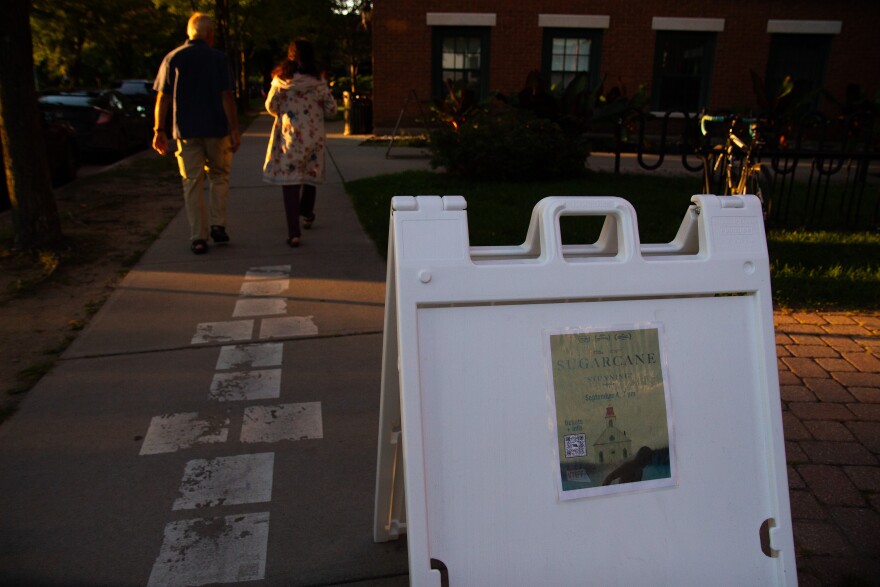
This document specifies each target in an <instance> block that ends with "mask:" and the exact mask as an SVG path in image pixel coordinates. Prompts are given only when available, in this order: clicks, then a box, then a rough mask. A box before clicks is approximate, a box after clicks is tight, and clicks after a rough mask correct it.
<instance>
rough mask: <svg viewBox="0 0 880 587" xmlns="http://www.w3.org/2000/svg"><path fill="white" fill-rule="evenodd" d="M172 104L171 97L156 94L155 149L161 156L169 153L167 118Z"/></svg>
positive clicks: (160, 93)
mask: <svg viewBox="0 0 880 587" xmlns="http://www.w3.org/2000/svg"><path fill="white" fill-rule="evenodd" d="M169 104H171V96H169V95H168V94H163V93H162V92H159V93H158V94H156V108H155V109H154V110H153V116H154V118H155V122H154V123H153V125H154V126H153V148H154V149H155V150H156V151H157V152H158V153H159V154H160V155H164V154H165V153H167V152H168V129H167V128H165V127H164V126H163V125H164V124H165V117H166V116H167V115H168V106H169Z"/></svg>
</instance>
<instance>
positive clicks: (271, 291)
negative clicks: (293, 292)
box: [239, 279, 290, 296]
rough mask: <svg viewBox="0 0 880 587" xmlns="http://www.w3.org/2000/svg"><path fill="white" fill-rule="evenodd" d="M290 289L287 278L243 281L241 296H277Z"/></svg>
mask: <svg viewBox="0 0 880 587" xmlns="http://www.w3.org/2000/svg"><path fill="white" fill-rule="evenodd" d="M288 289H290V280H289V279H273V280H269V281H245V282H244V283H243V284H242V285H241V289H240V290H239V291H240V292H241V295H242V296H277V295H278V294H280V293H283V292H285V291H287V290H288Z"/></svg>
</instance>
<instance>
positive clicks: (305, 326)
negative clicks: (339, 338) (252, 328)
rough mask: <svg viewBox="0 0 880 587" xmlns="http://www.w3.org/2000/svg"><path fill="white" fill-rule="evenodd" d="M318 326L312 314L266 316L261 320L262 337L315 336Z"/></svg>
mask: <svg viewBox="0 0 880 587" xmlns="http://www.w3.org/2000/svg"><path fill="white" fill-rule="evenodd" d="M315 334H318V326H317V325H316V324H315V322H314V321H313V320H312V316H286V317H284V318H264V319H263V320H262V321H261V322H260V338H261V339H267V338H290V337H296V336H314V335H315Z"/></svg>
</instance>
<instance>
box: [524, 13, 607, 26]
mask: <svg viewBox="0 0 880 587" xmlns="http://www.w3.org/2000/svg"><path fill="white" fill-rule="evenodd" d="M538 26H539V27H548V28H558V29H607V28H609V27H610V26H611V17H610V16H606V15H602V14H539V15H538Z"/></svg>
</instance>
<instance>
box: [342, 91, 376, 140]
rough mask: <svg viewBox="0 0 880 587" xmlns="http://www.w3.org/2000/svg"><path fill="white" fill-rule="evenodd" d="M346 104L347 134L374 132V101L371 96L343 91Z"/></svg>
mask: <svg viewBox="0 0 880 587" xmlns="http://www.w3.org/2000/svg"><path fill="white" fill-rule="evenodd" d="M342 100H343V104H344V106H345V131H344V132H345V134H347V135H366V134H370V133H372V132H373V101H372V100H371V99H370V98H369V96H365V95H361V94H351V93H350V92H343V93H342Z"/></svg>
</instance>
